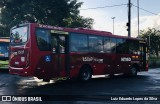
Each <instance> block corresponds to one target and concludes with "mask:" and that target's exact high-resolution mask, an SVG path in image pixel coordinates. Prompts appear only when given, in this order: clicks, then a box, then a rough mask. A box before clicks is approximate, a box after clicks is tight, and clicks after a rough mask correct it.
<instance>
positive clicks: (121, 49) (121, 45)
mask: <svg viewBox="0 0 160 104" xmlns="http://www.w3.org/2000/svg"><path fill="white" fill-rule="evenodd" d="M124 43H125V40H124V39H117V47H116V52H117V53H120V54H123V53H124V48H125V47H124Z"/></svg>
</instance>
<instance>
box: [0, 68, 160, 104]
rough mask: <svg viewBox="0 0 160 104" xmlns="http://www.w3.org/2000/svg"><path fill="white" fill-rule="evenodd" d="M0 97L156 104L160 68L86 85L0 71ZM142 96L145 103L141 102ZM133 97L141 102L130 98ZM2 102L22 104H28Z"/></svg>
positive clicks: (75, 102)
mask: <svg viewBox="0 0 160 104" xmlns="http://www.w3.org/2000/svg"><path fill="white" fill-rule="evenodd" d="M0 95H13V96H14V95H18V96H41V97H42V100H43V98H44V99H47V100H52V103H54V104H55V103H64V104H65V103H68V104H70V103H72V104H84V103H85V104H88V103H90V104H97V103H100V104H103V103H105V104H108V103H109V104H124V103H127V104H132V103H133V104H150V103H152V104H159V102H160V68H156V69H150V70H149V72H140V73H138V76H137V77H124V76H115V77H114V78H109V77H100V78H93V79H92V80H91V81H89V82H79V81H76V80H75V81H57V82H54V81H50V82H49V83H48V82H43V81H42V80H39V79H37V78H35V77H21V76H17V75H10V74H8V72H4V71H0ZM145 96H146V97H147V98H148V99H149V101H148V100H147V101H144V97H145ZM120 97H121V98H120ZM129 97H131V98H132V99H128V100H127V101H126V100H125V98H126V99H127V98H129ZM133 97H134V98H142V99H134V98H133ZM149 97H150V98H149ZM152 97H153V98H152ZM116 98H117V99H118V101H117V100H116ZM123 98H124V99H123ZM120 99H121V100H120ZM138 100H139V101H138ZM60 101H61V102H60ZM0 103H2V102H0ZM3 103H4V102H3ZM5 103H6V104H12V103H19V104H22V103H28V102H5ZM32 103H36V102H32ZM41 103H42V102H41ZM43 103H44V102H43ZM46 103H51V102H45V104H46ZM38 104H39V103H38Z"/></svg>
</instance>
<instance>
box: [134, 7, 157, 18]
mask: <svg viewBox="0 0 160 104" xmlns="http://www.w3.org/2000/svg"><path fill="white" fill-rule="evenodd" d="M132 5H133V6H134V7H137V8H139V9H141V10H143V11H145V12H148V13H151V14H153V15H158V16H160V15H159V14H156V13H153V12H151V11H149V10H146V9H143V8H140V7H138V6H136V5H134V4H132Z"/></svg>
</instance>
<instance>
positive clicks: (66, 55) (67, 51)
mask: <svg viewBox="0 0 160 104" xmlns="http://www.w3.org/2000/svg"><path fill="white" fill-rule="evenodd" d="M10 39H11V42H10V57H9V58H10V62H9V71H10V73H11V74H18V75H21V76H35V77H38V78H39V79H43V80H44V81H49V80H50V79H52V78H67V79H68V78H79V79H81V80H83V81H87V80H90V79H91V77H92V75H107V74H108V75H114V74H118V73H124V74H126V75H132V76H136V75H137V72H139V71H147V70H148V58H147V55H148V53H147V44H146V42H145V41H144V40H142V39H137V38H129V37H124V36H117V35H113V34H111V33H110V32H104V31H97V30H89V29H82V28H62V27H54V26H49V25H42V24H35V23H28V24H21V25H17V26H15V27H13V28H12V29H11V37H10Z"/></svg>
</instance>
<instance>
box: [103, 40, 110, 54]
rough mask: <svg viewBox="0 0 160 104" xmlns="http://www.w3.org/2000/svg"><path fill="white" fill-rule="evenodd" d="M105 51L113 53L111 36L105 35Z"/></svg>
mask: <svg viewBox="0 0 160 104" xmlns="http://www.w3.org/2000/svg"><path fill="white" fill-rule="evenodd" d="M104 52H105V53H111V42H110V38H109V37H104Z"/></svg>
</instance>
